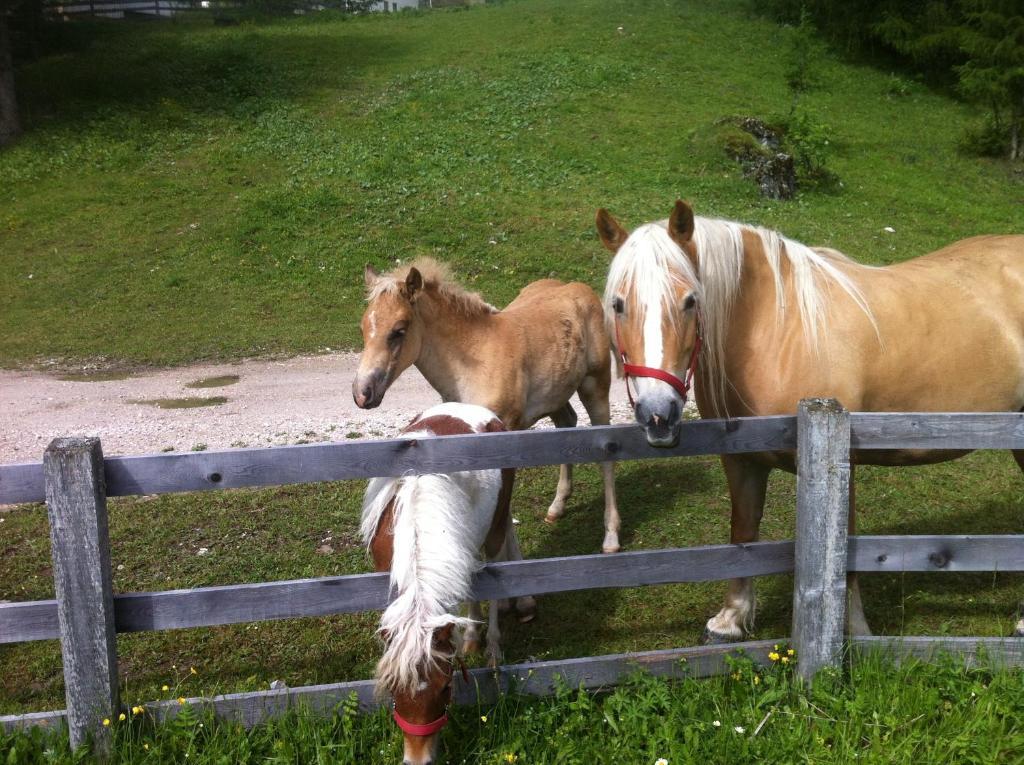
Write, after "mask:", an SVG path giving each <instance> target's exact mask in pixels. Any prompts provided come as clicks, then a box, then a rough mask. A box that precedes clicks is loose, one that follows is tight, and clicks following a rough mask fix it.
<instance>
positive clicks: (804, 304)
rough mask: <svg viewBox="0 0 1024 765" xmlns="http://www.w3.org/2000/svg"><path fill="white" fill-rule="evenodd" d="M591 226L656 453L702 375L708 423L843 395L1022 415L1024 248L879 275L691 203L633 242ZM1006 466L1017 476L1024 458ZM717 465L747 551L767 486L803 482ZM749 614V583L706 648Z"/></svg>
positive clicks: (639, 414) (767, 457)
mask: <svg viewBox="0 0 1024 765" xmlns="http://www.w3.org/2000/svg"><path fill="white" fill-rule="evenodd" d="M597 230H598V233H599V235H600V237H601V241H602V242H603V243H604V245H605V247H607V248H608V249H609V250H611V251H612V252H614V253H615V257H614V259H613V260H612V263H611V267H610V271H609V274H608V281H607V285H606V289H605V309H606V313H607V320H608V324H609V327H610V328H611V331H612V333H613V336H617V338H618V339H617V341H616V345H617V354H616V358H617V359H619V361H620V363H623V365H624V367H625V370H624V371H625V373H626V375H627V377H629V378H631V379H630V380H627V383H632V384H633V385H634V386H635V390H636V400H635V414H636V418H637V420H638V421H639V423H640V424H641V425H642V426H643V427H644V428H645V430H646V433H647V440H648V441H649V443H651V444H652V445H655V446H671V445H674V444H675V443H676V442H677V441H678V439H679V432H680V417H681V414H682V406H683V404H684V396H685V391H686V387H687V386H686V385H685V384H684V381H683V380H681V379H680V378H684V377H687V376H689V374H692V370H693V369H694V367H696V374H694V375H693V376H694V381H695V385H694V394H695V398H696V402H697V407H698V409H699V410H700V414H701V416H702V417H736V416H754V415H773V414H793V413H795V412H796V408H797V404H798V402H799V401H800V399H802V398H807V397H812V396H823V397H834V398H837V399H838V400H839V401H840V402H841V403H842V404H843V405H844V406H845V407H846V408H847V409H849V410H851V411H871V412H901V411H903V412H929V411H931V412H934V411H964V412H986V411H1019V410H1021V409H1022V407H1024V236H980V237H975V238H972V239H965V240H963V241H961V242H957V243H955V244H952V245H950V246H948V247H945V248H943V249H941V250H939V251H937V252H934V253H931V254H930V255H926V256H924V257H920V258H916V259H914V260H909V261H906V262H904V263H899V264H896V265H892V266H886V267H880V268H876V267H869V266H864V265H861V264H858V263H856V262H854V261H852V260H850V259H849V258H847V257H845V256H844V255H842V254H841V253H839V252H836V251H835V250H830V249H822V248H809V247H806V246H805V245H802V244H800V243H798V242H794V241H792V240H790V239H786V238H785V237H783V236H781V235H780V234H778V233H776V232H774V231H768V230H765V229H761V228H756V227H754V226H748V225H743V224H739V223H733V222H729V221H724V220H714V219H707V218H694V215H693V212H692V210H691V209H690V207H689V205H687V204H685V203H684V202H676V205H675V209H674V210H673V212H672V215H671V217H670V218H669V220H668V221H660V222H657V223H648V224H646V225H643V226H640V227H639V228H637V229H636V230H635V231H633V232H632V233H627V232H626V231H625V230H623V228H622V227H621V226H620V225H619V224H618V223H617V222H616V221H615V219H614V218H613V217H612V216H611V215H609V214H608V212H606V211H605V210H599V211H598V213H597ZM698 338H699V339H698ZM698 343H699V350H697V351H695V346H697V345H698ZM652 369H653V370H657V371H659V372H660V373H661V376H660V378H659V377H657V376H650V370H652ZM668 378H672V379H671V380H670V379H668ZM965 453H966V452H964V451H957V452H953V451H911V450H900V451H854V452H853V453H852V455H851V465H852V464H856V463H860V464H871V465H918V464H926V463H932V462H940V461H943V460H947V459H953V458H955V457H959V456H962V455H963V454H965ZM1013 455H1014V457H1015V458H1016V460H1017V464H1018V465H1019V466H1021V468H1022V469H1024V452H1020V451H1015V452H1014V453H1013ZM722 465H723V466H724V468H725V474H726V478H727V480H728V484H729V492H730V494H731V497H732V534H731V540H732V542H734V543H742V542H751V541H754V540H756V539H757V537H758V526H759V524H760V521H761V514H762V511H763V509H764V501H765V490H766V487H767V482H768V474H769V472H770V471H771V469H772V468H782V469H784V470H788V471H791V472H793V471H795V465H794V455H793V454H792V453H791V452H785V453H782V452H773V453H761V454H736V455H723V456H722ZM851 469H852V468H851ZM851 478H852V475H851ZM852 496H853V493H852V491H851V507H850V529H851V531H852V530H853V527H854V508H853V506H852V505H853V500H852ZM849 585H850V600H849V609H848V612H847V613H848V622H849V628H850V631H851V632H852V633H854V634H868V625H867V622H866V620H865V619H864V613H863V608H862V605H861V601H860V595H859V591H858V589H857V583H856V578H855V577H853V576H851V577H850V579H849ZM753 618H754V587H753V582H752V580H751V579H736V580H733V581H732V582H731V584H730V587H729V592H728V595H727V597H726V600H725V606H724V608H723V609H722V610H721V611H720V612H719V613H718V614H717V615H716V616H714V617H713V618H711V619H710V620H709V621H708V623H707V628H706V639H709V640H712V641H726V640H738V639H740V638H741V637H742V636H743V634H744V630H748V629H750V627H751V626H752V623H753ZM1017 633H1018V634H1024V620H1022V621H1021V622H1019V623H1018V624H1017Z"/></svg>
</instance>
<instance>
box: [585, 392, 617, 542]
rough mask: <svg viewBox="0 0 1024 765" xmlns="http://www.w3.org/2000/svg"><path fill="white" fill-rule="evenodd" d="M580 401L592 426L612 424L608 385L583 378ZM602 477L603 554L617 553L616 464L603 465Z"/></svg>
mask: <svg viewBox="0 0 1024 765" xmlns="http://www.w3.org/2000/svg"><path fill="white" fill-rule="evenodd" d="M579 394H580V401H582V402H583V407H584V408H585V409H586V410H587V414H588V415H589V416H590V424H591V425H607V424H608V423H610V422H611V411H610V408H609V405H608V384H605V385H603V386H602V385H601V381H600V380H599V379H598V378H596V377H585V378H583V384H582V385H580V389H579ZM601 477H602V479H603V480H604V543H603V544H602V545H601V552H606V553H615V552H618V551H619V550H620V549H621V548H620V547H619V526H620V525H621V521H620V520H619V506H618V503H617V502H616V499H615V463H614V462H602V463H601Z"/></svg>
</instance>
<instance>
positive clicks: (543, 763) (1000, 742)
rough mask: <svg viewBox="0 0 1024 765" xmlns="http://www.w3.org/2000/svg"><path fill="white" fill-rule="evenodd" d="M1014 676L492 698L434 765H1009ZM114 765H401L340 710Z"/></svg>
mask: <svg viewBox="0 0 1024 765" xmlns="http://www.w3.org/2000/svg"><path fill="white" fill-rule="evenodd" d="M1022 716H1024V675H1022V673H1021V672H1020V671H1019V670H1018V671H1013V672H1007V671H1005V670H1004V671H999V670H995V671H993V670H991V669H988V668H980V669H972V670H965V669H963V668H962V667H957V666H955V665H953V664H948V663H947V664H943V665H940V666H928V665H922V664H917V663H913V662H912V663H910V664H907V665H904V666H901V667H892V666H889V665H887V664H885V663H883V662H880V661H878V660H876V659H869V660H867V661H865V662H862V663H858V664H855V665H854V668H853V670H852V671H851V672H850V674H849V676H848V677H840V676H838V675H829V676H820V677H819V679H818V681H817V683H816V685H815V687H814V689H813V691H811V692H808V691H806V690H804V689H802V688H800V687H799V686H798V685H797V684H796V683H794V682H793V681H792V679H791V676H790V672H789V671H788V669H783V668H782V667H781V666H780V665H776V666H774V667H772V668H768V669H764V668H755V667H754V666H753V665H751V664H750V663H749V662H748V661H744V660H742V659H740V660H739V661H737V662H736V663H735V664H734V666H733V673H732V675H731V676H729V677H723V678H716V679H712V680H699V681H695V680H684V681H682V682H679V683H674V684H669V683H666V682H663V681H657V680H652V679H651V678H648V677H643V676H637V677H636V678H635V679H634V680H633V681H632V682H631V683H629V684H628V685H625V686H622V687H620V688H618V689H616V690H614V691H612V692H611V693H608V694H604V695H599V696H594V695H590V694H587V693H583V692H574V691H573V690H572V689H569V688H563V689H562V691H561V692H560V693H559V694H558V695H557V696H556V697H555V698H553V699H544V700H539V701H538V700H528V699H523V698H519V697H515V696H507V697H505V698H503V699H501V700H500V702H499V703H498V704H497V705H495V706H493V707H492V706H489V707H483V708H473V707H466V708H461V709H456V710H453V713H452V719H451V723H450V725H449V726H448V727H447V729H446V730H445V731H444V732H443V733H442V742H443V743H442V752H443V753H444V754H442V759H441V762H445V763H470V764H471V765H481V764H484V763H486V764H487V765H492V764H493V765H512V764H514V763H522V764H523V765H525V764H526V763H531V764H534V763H535V764H536V765H548V764H550V765H556V764H557V765H601V764H606V765H656V764H659V763H660V764H661V765H664V763H666V762H667V763H669V765H685V764H692V763H754V762H756V763H797V762H801V763H822V764H823V765H824V764H826V763H828V764H830V765H831V764H834V765H848V763H853V762H863V763H892V764H896V763H900V764H903V763H905V764H906V765H947V763H957V765H973V764H974V763H977V764H978V765H982V764H985V765H992V764H995V763H1005V764H1007V765H1011V764H1013V763H1020V762H1021V761H1022V760H1024V754H1022V753H1024V726H1022V724H1021V719H1022ZM113 725H114V726H115V730H116V733H115V736H116V738H115V740H116V741H117V758H116V760H115V762H117V763H126V764H127V763H154V762H176V763H180V762H189V763H202V764H204V765H206V764H208V765H229V764H230V765H250V764H252V765H256V764H257V763H260V764H262V763H370V762H373V763H385V762H399V761H400V760H401V734H400V733H399V732H398V729H397V727H396V726H395V725H394V723H392V722H391V720H390V719H389V717H388V716H387V713H386V712H378V713H377V714H374V715H368V716H358V715H356V714H354V713H353V710H352V707H351V705H349V704H342V705H339V710H338V713H337V714H336V715H335V716H334V717H333V718H331V719H330V720H317V719H315V718H312V717H310V716H309V715H307V714H303V713H293V714H291V715H289V716H288V717H286V718H284V719H282V720H280V721H277V722H274V723H271V724H269V725H265V726H260V727H259V728H256V729H254V730H252V731H249V732H246V731H242V730H241V729H239V728H236V727H233V726H230V725H226V724H220V723H216V722H215V721H213V720H212V719H210V718H209V717H205V718H204V717H201V716H199V715H197V714H195V713H194V712H193V711H192V710H191V709H187V708H186V710H185V711H184V712H183V713H182V714H181V715H180V716H179V717H178V718H177V719H176V720H174V721H173V722H171V723H170V724H167V725H162V726H153V725H152V724H150V723H149V722H148V721H147V719H146V715H145V714H142V715H140V716H136V717H135V719H134V720H132V721H131V722H129V721H127V720H126V721H124V722H118V721H114V722H113ZM5 750H6V752H7V757H6V758H5V761H6V762H7V763H8V765H22V764H23V763H24V764H25V765H28V763H42V762H47V763H72V762H79V761H80V760H79V759H76V758H75V757H74V756H72V755H71V753H70V752H68V750H67V739H66V738H63V739H61V738H58V737H55V736H52V735H39V734H37V735H36V736H34V737H29V736H26V735H18V736H8V737H5V736H3V735H0V754H2V753H3V752H4V751H5Z"/></svg>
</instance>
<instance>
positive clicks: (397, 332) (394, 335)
mask: <svg viewBox="0 0 1024 765" xmlns="http://www.w3.org/2000/svg"><path fill="white" fill-rule="evenodd" d="M403 337H405V327H399V328H398V329H393V330H391V334H390V335H388V340H390V341H392V342H394V341H396V340H401V339H402V338H403Z"/></svg>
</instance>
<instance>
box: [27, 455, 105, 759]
mask: <svg viewBox="0 0 1024 765" xmlns="http://www.w3.org/2000/svg"><path fill="white" fill-rule="evenodd" d="M43 471H44V473H45V475H46V504H47V509H48V512H49V518H50V544H51V551H52V556H53V581H54V588H55V591H56V594H57V617H58V621H59V624H60V636H61V655H62V656H63V658H64V685H65V688H66V696H67V704H68V729H69V733H70V736H71V746H72V747H78V746H79V745H81V744H83V743H84V742H85V741H86V740H87V739H88V738H89V737H90V736H91V737H92V739H93V746H94V750H93V751H94V754H95V755H96V757H97V758H98V759H101V760H102V759H105V758H106V757H107V756H109V754H110V730H109V729H108V728H104V727H103V725H102V724H101V723H102V720H103V718H104V717H111V716H113V714H114V712H115V710H116V709H117V706H118V703H117V691H118V689H117V643H116V635H115V633H114V600H113V589H112V587H111V582H110V538H109V533H108V531H107V500H106V495H105V493H104V488H103V452H102V451H101V449H100V442H99V439H96V438H58V439H55V440H54V441H53V442H52V443H51V444H50V445H49V446H48V447H47V449H46V453H45V454H44V455H43Z"/></svg>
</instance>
